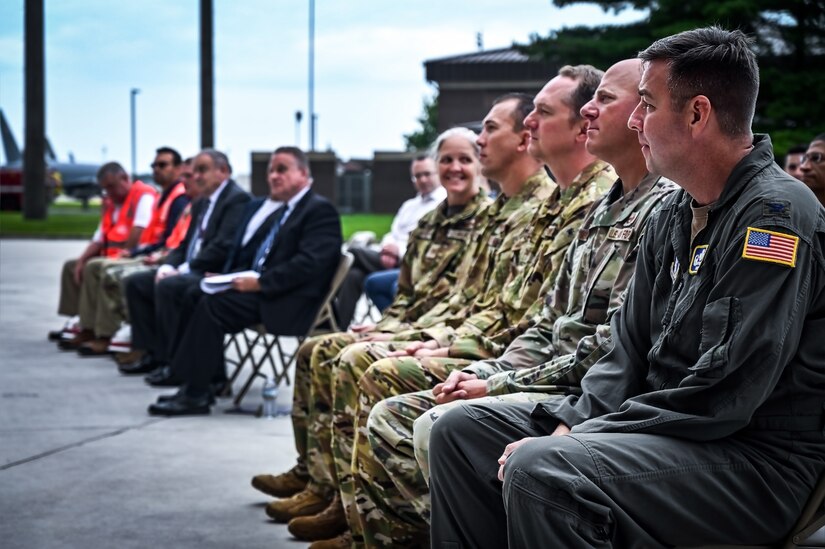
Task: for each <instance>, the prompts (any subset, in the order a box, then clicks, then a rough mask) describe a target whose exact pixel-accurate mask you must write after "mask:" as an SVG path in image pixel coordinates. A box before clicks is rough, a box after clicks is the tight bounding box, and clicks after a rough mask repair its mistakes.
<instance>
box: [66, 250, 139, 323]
mask: <svg viewBox="0 0 825 549" xmlns="http://www.w3.org/2000/svg"><path fill="white" fill-rule="evenodd" d="M121 266H123V267H131V266H134V267H142V266H143V261H142V260H141V259H109V258H104V257H95V258H92V259H90V260H89V261H87V262H86V265H85V267H84V268H83V280H82V282H81V287H80V292H79V295H78V298H77V314H79V315H80V326H81V328H83V329H84V330H92V331H93V332H94V333H95V335H96V336H97V337H111V336H112V335H113V334H114V333H115V332H116V331H117V330H118V328H120V324H121V322H123V321H124V320H125V315H124V313H123V310H124V309H125V308H124V306H123V294H122V292H121V291H120V287H119V284H118V285H116V286H115V289H114V291H112V290H111V289H109V290H108V291H107V289H106V288H105V287H104V283H103V282H104V276H105V274H106V272H107V271H108V270H109V269H118V268H120V267H121Z"/></svg>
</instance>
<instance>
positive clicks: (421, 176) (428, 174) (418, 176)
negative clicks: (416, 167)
mask: <svg viewBox="0 0 825 549" xmlns="http://www.w3.org/2000/svg"><path fill="white" fill-rule="evenodd" d="M432 175H433V172H418V173H414V174H413V176H412V178H413V181H415V180H416V179H424V178H425V177H432Z"/></svg>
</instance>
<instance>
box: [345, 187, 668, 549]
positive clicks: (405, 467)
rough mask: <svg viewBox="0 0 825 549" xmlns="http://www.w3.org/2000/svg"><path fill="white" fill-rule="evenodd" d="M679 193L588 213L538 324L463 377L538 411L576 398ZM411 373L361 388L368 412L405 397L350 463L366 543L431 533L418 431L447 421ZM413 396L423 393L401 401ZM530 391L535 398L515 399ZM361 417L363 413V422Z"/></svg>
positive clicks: (617, 191)
mask: <svg viewBox="0 0 825 549" xmlns="http://www.w3.org/2000/svg"><path fill="white" fill-rule="evenodd" d="M674 189H675V185H673V184H672V183H670V182H669V181H667V180H661V179H660V178H658V177H656V176H650V175H648V176H647V177H645V178H644V179H643V180H642V182H641V183H640V185H639V186H638V187H637V188H636V189H634V190H633V191H631V192H630V193H628V194H627V195H622V186H621V182H616V184H614V186H613V188H612V189H611V191H610V193H609V194H608V195H607V196H605V198H604V199H602V200H601V201H599V202H598V203H597V204H596V205H595V206H594V208H593V209H592V210H591V212H590V213H589V215H588V217H587V219H586V220H585V222H584V224H583V225H582V227H581V228H580V230H579V231H578V235H577V239H576V242H575V243H574V244H573V245H571V246H570V248H569V249H568V250H567V253H566V255H565V258H564V262H563V264H562V267H561V269H560V272H559V276H558V278H557V280H556V284H555V287H554V289H553V291H552V292H550V293H548V295H547V300H546V306H545V307H544V310H543V313H542V315H541V317H540V319H539V320H538V322H537V324H536V325H535V326H532V327H530V328H529V329H528V330H527V331H526V332H525V333H524V334H523V335H521V336H519V337H518V338H516V339H515V340H514V341H513V343H512V344H511V345H510V346H509V347H508V348H507V351H506V352H505V353H504V355H503V356H502V357H501V358H499V359H496V360H485V361H481V362H474V363H472V364H466V362H465V365H464V367H463V370H464V371H466V372H470V373H475V374H476V375H478V377H479V378H481V379H487V380H488V381H487V390H488V394H489V395H508V396H506V397H492V398H494V399H495V398H499V399H504V400H508V401H512V400H513V399H515V401H517V402H522V401H537V400H544V399H546V398H549V397H550V394H551V393H554V392H555V393H557V394H558V393H564V392H565V391H569V390H573V391H575V388H576V387H577V385H578V381H579V380H580V379H581V377H582V376H583V375H584V372H585V371H586V370H587V368H588V367H589V366H590V365H591V364H592V363H593V362H595V360H597V359H598V357H600V356H602V355H603V354H604V352H606V350H607V348H608V347H609V345H610V342H609V319H610V317H611V316H612V313H613V312H614V311H615V310H616V309H617V308H618V307H619V305H620V304H621V301H622V299H623V297H624V293H625V290H626V288H627V285H628V283H629V281H630V279H631V278H632V274H633V270H634V267H635V260H636V253H637V247H638V242H639V238H640V236H641V234H642V233H643V228H644V224H645V221H646V220H647V218H648V217H649V215H650V214H651V213H652V212H653V211H655V210H656V209H657V208H658V207H659V206H660V205H661V203H662V200H663V199H664V197H665V196H667V194H668V193H669V192H671V191H672V190H674ZM536 365H538V366H536ZM458 367H461V366H458ZM442 369H443V370H445V371H449V370H453V369H456V368H449V367H444V368H442ZM412 372H414V369H413V370H412V371H411V370H410V369H409V368H408V365H406V364H395V365H390V364H386V363H385V364H382V363H378V364H375V365H374V366H373V367H372V368H370V370H369V371H368V372H367V374H366V375H365V376H364V377H363V378H362V380H361V388H362V395H361V401H362V405H365V406H364V409H365V410H368V409H369V404H370V402H372V403H376V402H377V401H378V400H380V399H381V398H386V397H387V396H390V395H393V394H395V395H402V396H397V397H394V398H388V399H387V400H384V401H383V402H381V403H380V404H376V405H375V406H374V408H373V410H372V414H370V416H369V419H368V421H367V422H366V423H365V424H364V429H365V431H366V433H367V438H368V442H369V447H366V448H365V447H364V444H359V445H358V447H357V448H356V454H355V455H354V456H353V468H354V472H355V482H356V485H357V486H358V494H359V497H358V504H359V506H360V507H363V508H365V509H372V516H376V517H381V521H377V520H375V521H372V520H369V517H367V519H366V520H365V521H364V526H365V527H366V529H365V532H364V535H365V538H366V539H368V540H369V539H370V538H371V537H373V538H374V537H375V536H381V539H385V538H387V537H391V538H394V539H395V540H396V543H397V542H398V540H414V539H420V536H421V535H422V534H425V533H426V528H427V521H428V520H429V511H428V509H429V496H428V492H427V486H426V483H425V477H424V476H423V475H422V473H421V471H420V469H419V467H418V465H417V463H416V461H415V455H414V449H413V422H414V421H415V420H416V419H417V418H418V417H419V416H421V417H422V419H420V420H419V423H418V424H417V428H419V429H420V431H422V434H421V435H420V436H419V438H418V439H420V440H421V441H422V442H423V441H425V440H426V436H425V435H424V434H423V433H426V432H428V429H429V425H430V424H431V422H432V421H433V420H434V419H435V417H437V416H438V415H439V414H440V413H442V412H441V411H440V409H441V407H437V408H435V409H434V410H431V409H432V408H433V407H435V405H436V404H435V398H434V396H433V394H432V391H431V390H423V391H421V389H425V388H427V387H428V386H427V385H424V386H418V387H414V385H413V384H412V383H410V382H409V381H408V379H409V378H416V377H418V378H420V375H417V376H416V375H412ZM442 380H443V379H442ZM439 381H441V380H439ZM376 388H377V389H378V391H377V393H373V392H372V391H374V390H375V389H376ZM411 390H419V391H420V392H417V393H413V394H403V393H405V392H409V391H411ZM525 390H526V391H531V392H532V393H533V394H519V395H516V396H510V395H511V394H512V393H518V392H520V391H525ZM452 405H456V404H452ZM428 410H429V412H428ZM363 411H364V410H359V419H361V418H360V414H361V413H362V412H363ZM422 414H423V415H422ZM428 421H429V423H427V422H428ZM415 453H416V454H418V456H419V457H421V458H422V459H426V448H425V447H424V448H415ZM373 455H374V457H373ZM376 543H378V542H376Z"/></svg>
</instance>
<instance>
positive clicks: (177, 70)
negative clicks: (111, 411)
mask: <svg viewBox="0 0 825 549" xmlns="http://www.w3.org/2000/svg"><path fill="white" fill-rule="evenodd" d="M23 1H24V0H6V1H4V2H0V78H2V84H0V108H3V109H4V111H5V112H6V115H7V117H8V118H9V120H10V122H11V124H12V126H13V129H14V130H15V133H16V134H17V136H18V139H19V138H20V136H22V132H23V114H22V107H23V103H22V101H23V89H22V88H23V34H22V33H23V15H22V14H23ZM307 5H308V4H307V2H298V1H296V0H244V1H241V2H237V1H231V0H216V1H215V7H214V13H215V78H216V80H215V82H216V90H215V125H216V145H217V146H218V147H219V148H222V149H225V150H228V151H230V153H231V159H232V161H233V163H234V164H235V166H236V171H237V172H239V173H244V172H246V171H248V169H249V152H250V151H251V150H270V149H272V148H273V147H275V146H277V145H279V144H284V143H293V142H294V140H295V124H294V114H295V111H296V110H301V111H304V122H303V124H302V128H301V141H302V145H306V143H307V133H308V132H307V127H308V126H307V118H308V117H307V113H306V111H307V103H308V99H307V50H308V29H307V22H308V18H309V15H308V9H307ZM45 9H46V35H47V37H46V63H47V80H46V85H47V88H46V98H47V131H48V133H49V136H50V138H51V140H52V143H53V145H54V147H55V148H56V150H57V151H58V154H59V155H61V156H63V157H65V156H66V152H67V151H69V150H72V151H73V152H74V153H75V157H76V158H77V159H78V160H89V161H98V160H102V159H103V157H104V154H103V152H102V150H103V148H105V149H106V154H105V157H106V159H114V160H119V161H121V162H122V163H123V164H124V165H129V164H130V143H129V141H130V129H129V89H130V88H132V87H137V88H140V89H141V93H140V95H138V97H137V106H138V109H137V112H138V121H137V122H138V123H137V134H138V144H137V148H138V159H137V164H138V166H142V167H145V166H146V165H148V164H149V163H150V162H151V160H152V157H153V154H154V149H155V148H156V147H157V146H160V145H171V146H174V147H177V148H179V149H180V150H181V152H182V153H184V154H192V153H193V152H195V149H196V147H197V146H198V144H199V135H200V129H199V120H198V117H199V91H198V89H199V88H198V86H199V82H198V78H199V76H198V75H199V64H198V63H199V60H198V52H199V49H198V48H199V45H198V32H199V31H198V29H199V27H198V2H197V0H176V1H175V2H164V1H161V0H144V1H143V2H131V3H130V2H126V3H124V2H111V1H109V0H75V1H73V2H60V1H57V0H49V1H47V2H46V5H45ZM637 17H638V14H634V13H628V14H622V15H621V16H619V17H618V18H616V17H613V16H612V15H605V14H604V13H602V12H601V11H600V10H599V9H598V8H596V7H594V6H587V5H576V6H573V7H571V8H565V9H563V10H560V9H558V8H556V7H554V6H553V5H552V2H550V0H511V1H510V2H508V3H506V4H504V3H502V2H501V1H500V0H461V1H459V0H453V1H451V2H444V1H443V0H417V1H416V2H409V1H408V2H404V1H399V2H378V1H377V0H373V1H366V0H349V1H346V2H341V1H335V0H317V1H316V42H315V51H316V95H315V106H316V112H317V114H318V116H319V120H318V135H317V145H318V147H319V148H322V149H324V148H326V147H327V145H328V144H331V145H332V146H333V147H334V148H335V150H336V151H337V152H338V153H339V155H341V156H342V157H344V158H346V157H350V156H369V155H370V154H371V153H372V151H373V150H375V149H382V150H386V149H398V148H401V147H402V145H403V140H402V134H404V133H409V132H410V131H412V130H414V129H415V128H416V126H417V122H416V118H417V117H418V116H419V115H420V113H421V106H422V99H423V98H424V97H425V96H428V95H429V94H430V93H431V92H432V89H431V87H430V86H429V85H428V84H427V83H426V82H425V80H424V69H423V62H424V61H425V60H427V59H433V58H439V57H445V56H449V55H455V54H460V53H467V52H471V51H473V50H475V48H476V33H477V32H482V33H483V40H484V46H485V47H486V48H487V49H492V48H498V47H507V46H509V45H510V44H511V43H513V42H514V41H516V42H526V41H527V40H528V37H529V36H530V34H532V33H538V34H542V35H543V34H546V33H547V32H548V30H549V29H551V28H559V27H561V26H563V25H570V24H576V23H587V24H596V23H599V22H604V21H607V20H615V21H625V20H628V19H631V18H637Z"/></svg>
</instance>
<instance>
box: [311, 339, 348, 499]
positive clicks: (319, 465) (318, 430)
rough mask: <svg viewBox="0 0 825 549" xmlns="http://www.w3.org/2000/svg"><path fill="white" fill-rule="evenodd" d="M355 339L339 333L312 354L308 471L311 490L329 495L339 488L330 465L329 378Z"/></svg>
mask: <svg viewBox="0 0 825 549" xmlns="http://www.w3.org/2000/svg"><path fill="white" fill-rule="evenodd" d="M355 339H356V336H355V335H354V334H350V333H346V332H342V333H340V334H335V336H334V337H329V338H326V339H324V340H322V341H321V342H320V343H319V344H318V345H316V346H315V349H313V351H312V359H311V361H310V362H311V365H310V396H309V398H310V406H309V415H308V417H307V439H306V440H307V469H308V471H309V477H310V479H311V481H310V485H309V487H310V489H311V490H313V491H315V492H318V493H323V494H326V493H329V492H331V491H333V490H335V489H336V488H337V487H338V479H337V478H336V475H335V466H334V464H333V461H332V450H331V446H332V415H331V411H332V391H331V386H332V376H333V372H334V367H335V365H336V364H337V363H338V357H339V356H340V355H341V353H342V352H343V351H345V350H346V349H347V348H348V346H349V345H350V344H351V343H353V342H354V341H355Z"/></svg>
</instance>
